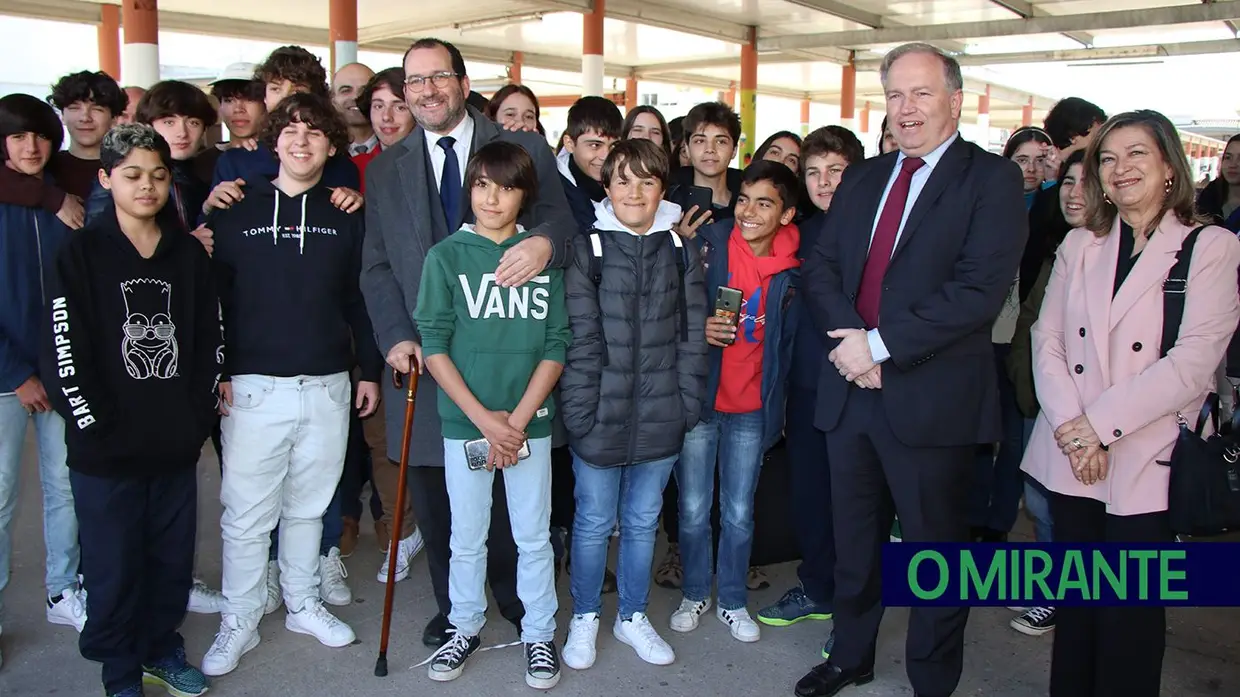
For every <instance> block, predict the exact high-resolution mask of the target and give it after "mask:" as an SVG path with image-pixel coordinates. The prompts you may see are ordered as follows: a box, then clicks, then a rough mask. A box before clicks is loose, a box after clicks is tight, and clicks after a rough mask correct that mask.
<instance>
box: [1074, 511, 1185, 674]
mask: <svg viewBox="0 0 1240 697" xmlns="http://www.w3.org/2000/svg"><path fill="white" fill-rule="evenodd" d="M1050 504H1051V516H1052V518H1053V519H1054V520H1055V541H1056V542H1147V543H1150V542H1152V543H1165V542H1171V541H1172V540H1174V539H1175V533H1173V532H1172V531H1171V523H1170V519H1169V518H1168V516H1167V513H1166V512H1165V511H1164V512H1160V513H1147V514H1144V515H1131V516H1116V515H1108V514H1107V512H1106V504H1104V503H1102V502H1101V501H1095V500H1093V499H1086V498H1078V497H1075V496H1065V495H1063V494H1057V493H1054V492H1052V493H1051V497H1050ZM1166 645H1167V612H1166V610H1165V609H1164V608H1161V607H1060V608H1056V612H1055V645H1054V648H1053V649H1052V651H1051V691H1050V694H1051V697H1111V695H1124V697H1158V695H1159V692H1160V690H1159V683H1160V681H1161V678H1162V663H1163V653H1164V651H1165V650H1166Z"/></svg>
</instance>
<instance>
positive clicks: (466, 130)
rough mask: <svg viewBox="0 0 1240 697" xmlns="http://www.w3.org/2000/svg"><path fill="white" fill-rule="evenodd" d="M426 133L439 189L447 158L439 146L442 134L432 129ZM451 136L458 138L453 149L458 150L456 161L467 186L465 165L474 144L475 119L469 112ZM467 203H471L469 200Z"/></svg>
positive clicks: (428, 149) (462, 183)
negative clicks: (433, 131) (432, 131)
mask: <svg viewBox="0 0 1240 697" xmlns="http://www.w3.org/2000/svg"><path fill="white" fill-rule="evenodd" d="M423 133H425V134H426V149H427V151H428V152H430V155H431V167H432V168H433V169H434V170H435V189H436V190H438V189H439V184H440V182H442V181H443V165H444V162H445V161H446V160H447V157H446V156H445V155H444V151H443V148H441V147H439V139H440V138H444V137H446V136H441V135H438V134H436V133H431V132H430V131H423ZM448 135H449V136H452V137H453V138H456V144H455V145H453V146H452V149H453V150H455V151H456V161H457V163H458V165H459V169H460V170H461V187H462V188H464V186H465V165H466V164H468V163H469V150H470V148H472V147H473V145H474V119H473V117H471V116H470V115H469V114H466V115H465V118H464V119H461V122H460V123H458V124H457V125H456V128H454V129H452V132H450V133H448ZM465 205H469V203H468V200H467V201H466V204H465Z"/></svg>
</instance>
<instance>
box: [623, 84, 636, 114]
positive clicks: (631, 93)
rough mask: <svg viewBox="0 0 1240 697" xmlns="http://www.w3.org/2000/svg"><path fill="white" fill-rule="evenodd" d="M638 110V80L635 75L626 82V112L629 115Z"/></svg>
mask: <svg viewBox="0 0 1240 697" xmlns="http://www.w3.org/2000/svg"><path fill="white" fill-rule="evenodd" d="M636 108H637V78H636V77H635V76H633V75H630V76H629V79H627V80H625V81H624V111H625V113H628V112H630V111H632V110H634V109H636Z"/></svg>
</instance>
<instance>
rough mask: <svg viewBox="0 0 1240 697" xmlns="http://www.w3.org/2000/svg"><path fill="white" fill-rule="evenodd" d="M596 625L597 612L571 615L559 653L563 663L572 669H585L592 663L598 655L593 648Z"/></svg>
mask: <svg viewBox="0 0 1240 697" xmlns="http://www.w3.org/2000/svg"><path fill="white" fill-rule="evenodd" d="M598 625H599V621H598V613H597V612H587V613H586V614H584V615H573V617H572V619H570V620H569V621H568V638H567V639H565V640H564V651H562V652H561V653H560V656H561V657H562V658H563V659H564V665H566V666H568V667H569V668H572V669H573V670H586V669H588V668H589V667H590V666H593V665H594V659H595V658H597V657H598V654H597V652H596V651H595V648H594V645H595V643H596V642H597V641H598Z"/></svg>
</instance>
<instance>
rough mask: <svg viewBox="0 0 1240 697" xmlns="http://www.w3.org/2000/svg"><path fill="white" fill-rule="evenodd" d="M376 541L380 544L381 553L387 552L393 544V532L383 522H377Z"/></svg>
mask: <svg viewBox="0 0 1240 697" xmlns="http://www.w3.org/2000/svg"><path fill="white" fill-rule="evenodd" d="M375 539H376V541H377V542H378V543H379V551H381V552H387V551H388V546H389V545H391V544H392V531H391V530H389V529H388V525H387V523H385V522H383V521H382V520H376V521H375Z"/></svg>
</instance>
